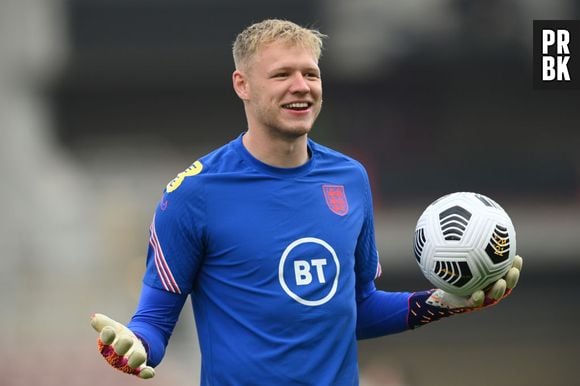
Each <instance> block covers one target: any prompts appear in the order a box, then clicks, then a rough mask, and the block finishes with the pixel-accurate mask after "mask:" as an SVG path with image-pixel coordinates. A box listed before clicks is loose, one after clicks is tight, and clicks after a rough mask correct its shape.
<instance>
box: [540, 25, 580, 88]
mask: <svg viewBox="0 0 580 386" xmlns="http://www.w3.org/2000/svg"><path fill="white" fill-rule="evenodd" d="M579 48H580V20H534V87H535V88H539V89H580V49H579Z"/></svg>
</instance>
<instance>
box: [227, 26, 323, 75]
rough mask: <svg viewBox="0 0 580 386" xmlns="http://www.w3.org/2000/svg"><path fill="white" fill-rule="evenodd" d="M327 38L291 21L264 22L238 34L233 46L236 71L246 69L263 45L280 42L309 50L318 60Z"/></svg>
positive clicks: (316, 31)
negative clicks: (324, 40)
mask: <svg viewBox="0 0 580 386" xmlns="http://www.w3.org/2000/svg"><path fill="white" fill-rule="evenodd" d="M325 37H326V35H324V34H322V33H320V32H319V31H318V30H315V29H310V28H305V27H301V26H299V25H298V24H295V23H293V22H291V21H287V20H280V19H268V20H264V21H261V22H259V23H255V24H252V25H250V26H249V27H247V28H246V29H245V30H243V31H242V32H240V33H239V34H238V36H237V37H236V40H235V41H234V44H233V55H234V63H235V65H236V69H240V68H244V67H246V66H247V65H248V64H249V62H250V60H251V59H252V58H253V57H254V55H255V54H256V53H257V52H258V50H259V49H260V48H261V47H262V46H263V45H265V44H269V43H274V42H280V41H281V42H287V43H292V44H296V45H299V46H301V47H304V48H306V49H309V50H311V51H312V54H313V55H314V56H315V58H316V60H318V59H320V55H321V54H322V45H323V42H322V40H323V39H324V38H325Z"/></svg>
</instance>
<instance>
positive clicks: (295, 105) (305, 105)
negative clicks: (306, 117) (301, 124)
mask: <svg viewBox="0 0 580 386" xmlns="http://www.w3.org/2000/svg"><path fill="white" fill-rule="evenodd" d="M284 107H287V108H290V109H305V108H308V103H306V102H295V103H289V104H287V105H284Z"/></svg>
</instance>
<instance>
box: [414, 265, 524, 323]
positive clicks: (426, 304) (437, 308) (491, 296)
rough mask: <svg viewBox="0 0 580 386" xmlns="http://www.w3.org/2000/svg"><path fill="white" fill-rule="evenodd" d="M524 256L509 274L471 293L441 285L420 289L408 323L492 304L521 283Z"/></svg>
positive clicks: (461, 312) (436, 318) (435, 318)
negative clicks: (444, 288) (440, 287)
mask: <svg viewBox="0 0 580 386" xmlns="http://www.w3.org/2000/svg"><path fill="white" fill-rule="evenodd" d="M522 265H523V259H522V258H521V257H520V256H516V257H515V258H514V262H513V264H512V267H511V268H510V269H509V271H508V272H507V273H506V275H505V276H504V277H503V278H502V279H499V280H498V281H496V282H495V283H494V284H492V285H491V286H490V287H488V288H487V289H485V290H479V291H475V292H474V293H473V294H472V295H471V296H469V297H465V296H459V295H453V294H450V293H448V292H445V291H443V290H441V289H433V290H429V291H423V292H417V293H415V294H413V295H412V296H411V299H410V307H409V317H408V322H409V327H410V328H416V327H419V326H422V325H424V324H427V323H430V322H434V321H436V320H439V319H441V318H444V317H447V316H451V315H456V314H463V313H466V312H471V311H477V310H481V309H483V308H486V307H490V306H493V305H495V304H497V303H499V302H500V301H502V300H503V299H505V298H506V297H507V296H509V295H510V294H511V293H512V290H513V289H514V288H515V286H516V285H517V284H518V280H519V278H520V272H521V269H522Z"/></svg>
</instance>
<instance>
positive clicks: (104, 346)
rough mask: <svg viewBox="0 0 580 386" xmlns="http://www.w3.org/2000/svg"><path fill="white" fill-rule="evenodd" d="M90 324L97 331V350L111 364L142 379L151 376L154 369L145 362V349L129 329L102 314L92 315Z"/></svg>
mask: <svg viewBox="0 0 580 386" xmlns="http://www.w3.org/2000/svg"><path fill="white" fill-rule="evenodd" d="M91 326H93V328H94V329H95V330H96V331H97V332H98V333H99V338H98V339H97V347H98V349H99V352H100V353H101V355H102V356H103V357H104V358H105V359H106V360H107V362H109V364H110V365H111V366H113V367H114V368H116V369H118V370H121V371H122V372H124V373H128V374H133V375H136V376H138V377H140V378H143V379H147V378H153V376H154V375H155V370H154V369H153V368H152V367H150V366H147V364H146V363H147V351H146V350H145V347H144V346H143V343H142V342H141V340H140V339H139V338H137V336H136V335H135V334H134V333H133V332H132V331H131V330H129V329H128V328H127V327H125V326H124V325H122V324H121V323H119V322H116V321H114V320H113V319H111V318H109V317H107V316H105V315H103V314H95V315H93V316H92V318H91Z"/></svg>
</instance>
